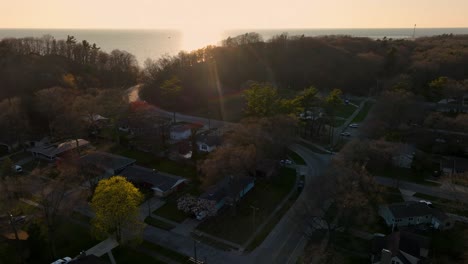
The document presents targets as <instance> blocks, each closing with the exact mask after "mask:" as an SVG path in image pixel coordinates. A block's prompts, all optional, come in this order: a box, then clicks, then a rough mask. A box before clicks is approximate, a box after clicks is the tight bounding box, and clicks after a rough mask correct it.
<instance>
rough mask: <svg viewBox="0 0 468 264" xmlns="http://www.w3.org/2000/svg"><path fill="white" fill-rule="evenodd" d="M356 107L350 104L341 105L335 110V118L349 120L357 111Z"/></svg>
mask: <svg viewBox="0 0 468 264" xmlns="http://www.w3.org/2000/svg"><path fill="white" fill-rule="evenodd" d="M356 109H357V108H356V107H355V106H352V105H350V104H341V105H339V106H338V107H337V108H336V110H335V116H337V117H343V118H348V117H349V116H350V115H352V114H353V113H354V111H356Z"/></svg>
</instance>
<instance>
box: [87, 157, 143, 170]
mask: <svg viewBox="0 0 468 264" xmlns="http://www.w3.org/2000/svg"><path fill="white" fill-rule="evenodd" d="M135 162H136V160H134V159H130V158H127V157H123V156H119V155H114V154H111V153H107V152H93V153H90V154H87V155H85V156H83V157H81V158H80V163H81V165H82V166H83V165H85V166H86V165H91V166H95V167H97V168H100V169H104V170H109V169H111V170H113V171H115V172H116V173H118V172H119V171H120V170H123V169H124V168H125V167H128V166H131V165H133V164H135Z"/></svg>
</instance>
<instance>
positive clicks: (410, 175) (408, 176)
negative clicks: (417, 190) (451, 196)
mask: <svg viewBox="0 0 468 264" xmlns="http://www.w3.org/2000/svg"><path fill="white" fill-rule="evenodd" d="M369 172H371V173H372V174H373V175H376V176H381V177H387V178H392V179H397V180H401V181H408V182H414V183H418V184H423V185H428V186H439V185H440V184H438V183H435V182H431V181H426V177H425V176H424V175H423V174H418V173H414V172H413V170H411V169H407V168H399V167H394V166H392V167H390V168H383V167H378V168H373V167H372V166H370V167H369Z"/></svg>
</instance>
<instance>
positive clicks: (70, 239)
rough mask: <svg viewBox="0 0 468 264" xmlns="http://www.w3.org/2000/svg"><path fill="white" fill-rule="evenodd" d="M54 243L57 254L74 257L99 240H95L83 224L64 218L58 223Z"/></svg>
mask: <svg viewBox="0 0 468 264" xmlns="http://www.w3.org/2000/svg"><path fill="white" fill-rule="evenodd" d="M56 232H57V235H56V239H55V245H56V247H57V255H58V256H61V257H65V256H69V257H75V256H77V255H78V254H79V253H80V252H81V251H82V250H87V249H89V248H91V247H93V246H94V245H96V244H97V243H99V242H100V241H98V240H96V239H95V238H94V237H93V236H92V235H91V233H90V231H89V229H88V228H87V227H85V226H82V225H78V224H76V223H74V222H72V221H67V220H66V219H64V220H63V221H62V222H61V224H60V225H58V229H57V231H56Z"/></svg>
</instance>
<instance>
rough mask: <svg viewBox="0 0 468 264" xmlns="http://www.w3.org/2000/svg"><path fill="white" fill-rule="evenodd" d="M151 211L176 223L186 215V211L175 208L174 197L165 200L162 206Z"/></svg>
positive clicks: (181, 220) (180, 221)
mask: <svg viewBox="0 0 468 264" xmlns="http://www.w3.org/2000/svg"><path fill="white" fill-rule="evenodd" d="M153 213H154V214H157V215H158V216H160V217H164V218H166V219H169V220H171V221H174V222H177V223H182V222H183V221H184V220H185V219H187V217H188V215H187V214H186V213H184V212H183V211H180V210H179V209H177V200H176V199H169V200H167V202H166V203H165V204H164V205H163V206H161V207H159V208H158V209H156V210H154V211H153Z"/></svg>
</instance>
